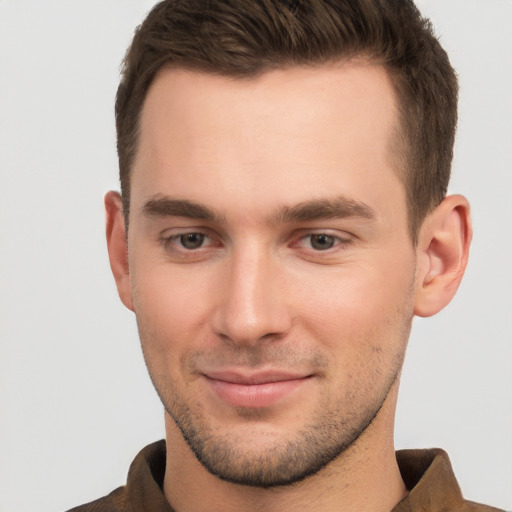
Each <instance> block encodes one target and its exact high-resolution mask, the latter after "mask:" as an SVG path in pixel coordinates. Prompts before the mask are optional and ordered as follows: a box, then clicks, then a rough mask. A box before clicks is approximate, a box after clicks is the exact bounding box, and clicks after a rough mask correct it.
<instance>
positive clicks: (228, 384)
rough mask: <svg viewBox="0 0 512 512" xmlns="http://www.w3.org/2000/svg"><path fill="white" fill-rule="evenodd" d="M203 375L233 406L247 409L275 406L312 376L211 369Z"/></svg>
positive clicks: (215, 392) (216, 393) (219, 395)
mask: <svg viewBox="0 0 512 512" xmlns="http://www.w3.org/2000/svg"><path fill="white" fill-rule="evenodd" d="M203 375H204V377H205V379H206V382H207V384H208V386H209V387H210V389H211V390H212V391H213V393H214V394H215V395H216V396H217V397H218V398H220V399H221V400H222V401H224V402H226V403H227V404H229V405H232V406H234V407H246V408H261V407H269V406H271V405H274V404H276V403H278V402H280V401H281V400H283V399H284V398H285V397H287V396H289V395H290V394H292V393H293V392H294V391H296V390H297V389H298V388H299V387H301V386H303V385H305V384H306V383H307V382H309V380H310V378H311V375H299V374H296V373H290V372H286V371H276V370H268V371H261V372H255V373H244V372H238V371H208V372H206V373H204V374H203Z"/></svg>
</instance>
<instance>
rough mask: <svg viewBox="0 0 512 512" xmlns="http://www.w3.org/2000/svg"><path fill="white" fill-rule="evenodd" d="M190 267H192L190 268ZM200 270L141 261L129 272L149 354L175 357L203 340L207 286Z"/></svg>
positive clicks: (207, 300)
mask: <svg viewBox="0 0 512 512" xmlns="http://www.w3.org/2000/svg"><path fill="white" fill-rule="evenodd" d="M190 270H192V269H190ZM208 283H209V281H208V280H207V279H205V278H204V276H203V275H201V273H200V272H193V271H186V272H183V271H177V270H176V268H173V267H172V266H171V265H168V264H165V263H164V264H158V263H151V262H145V263H144V264H143V265H140V266H139V267H136V268H135V270H134V272H132V289H133V298H134V307H135V313H136V316H137V322H138V325H139V331H140V337H141V341H142V344H143V348H145V350H146V351H148V352H151V353H150V356H151V357H152V358H155V356H157V357H159V358H162V359H166V360H169V359H178V358H179V357H180V355H181V354H182V352H183V351H184V350H190V349H193V348H194V347H195V346H200V345H201V342H204V338H205V336H206V320H207V318H208V316H209V304H210V303H211V300H209V298H208V297H210V296H211V295H212V294H211V291H210V290H211V286H209V285H208Z"/></svg>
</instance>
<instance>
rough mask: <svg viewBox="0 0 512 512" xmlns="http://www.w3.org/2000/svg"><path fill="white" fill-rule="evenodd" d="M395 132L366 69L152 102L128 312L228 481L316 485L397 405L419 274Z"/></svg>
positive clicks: (136, 187) (163, 383)
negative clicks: (308, 481)
mask: <svg viewBox="0 0 512 512" xmlns="http://www.w3.org/2000/svg"><path fill="white" fill-rule="evenodd" d="M395 125H396V109H395V99H394V94H393V89H392V86H391V83H390V81H389V79H388V77H387V75H386V73H385V71H384V70H383V69H382V68H380V67H377V66H370V65H365V64H362V63H361V64H354V63H346V64H340V65H336V66H329V67H327V66H326V67H318V68H293V69H288V70H279V71H272V72H269V73H266V74H264V75H262V76H261V77H259V78H256V79H250V80H237V79H230V78H224V77H217V76H213V75H209V74H202V73H192V72H187V71H184V70H164V71H162V72H161V73H160V74H159V75H158V77H157V78H156V80H155V82H154V84H153V85H152V87H151V89H150V91H149V93H148V96H147V99H146V103H145V106H144V109H143V112H142V117H141V135H140V147H139V151H138V155H137V158H136V161H135V165H134V169H133V174H132V181H131V190H132V193H131V194H132V195H131V213H130V229H129V238H128V247H129V266H130V279H131V289H132V292H131V300H132V301H133V309H134V310H135V312H136V315H137V321H138V325H139V331H140V337H141V341H142V347H143V351H144V355H145V358H146V362H147V365H148V368H149V372H150V375H151V377H152V380H153V382H154V384H155V387H156V389H157V391H158V393H159V395H160V397H161V399H162V401H163V403H164V405H165V408H166V411H167V413H168V414H169V415H170V417H172V418H173V419H174V421H175V422H176V424H177V425H178V427H179V429H180V430H181V432H182V434H183V435H184V437H185V439H186V440H187V442H188V444H189V445H190V447H191V448H192V450H193V451H194V453H195V454H196V456H197V458H198V459H199V460H200V461H201V462H202V463H203V465H204V466H205V467H206V468H207V469H209V471H211V472H212V473H214V474H216V475H218V476H220V477H221V478H224V479H227V480H231V481H235V482H239V483H246V484H250V485H263V486H265V485H276V484H286V483H290V482H293V481H296V480H298V479H301V478H303V477H305V476H307V475H308V474H311V473H314V472H315V471H317V470H318V469H320V468H321V467H323V466H324V465H325V464H327V463H328V462H329V461H331V460H332V459H333V458H335V457H336V456H337V455H339V454H340V453H341V452H343V450H345V449H346V448H347V447H348V446H349V445H350V444H351V443H353V442H354V441H355V440H357V439H358V438H360V436H361V435H362V434H363V433H364V432H365V430H366V429H367V427H368V425H369V423H370V422H371V421H372V420H373V419H374V418H376V419H375V421H374V425H376V426H375V428H379V427H378V425H379V422H378V418H379V415H378V413H379V410H380V409H381V407H382V406H383V404H385V403H387V402H388V401H392V400H393V399H394V395H395V394H396V388H397V379H398V375H399V372H400V368H401V365H402V360H403V355H404V352H405V347H406V342H407V338H408V334H409V330H410V323H411V318H412V311H413V291H414V277H415V251H414V248H413V246H412V243H411V240H410V238H409V234H408V227H407V215H406V202H405V190H404V187H403V184H402V183H401V181H400V180H399V178H398V176H397V172H396V163H395V159H394V157H393V154H392V153H391V150H390V148H391V146H392V142H393V140H392V137H393V136H392V134H393V131H394V128H395ZM374 425H372V428H374Z"/></svg>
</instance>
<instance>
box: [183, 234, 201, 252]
mask: <svg viewBox="0 0 512 512" xmlns="http://www.w3.org/2000/svg"><path fill="white" fill-rule="evenodd" d="M180 238H181V244H182V245H183V247H185V248H186V249H197V248H199V247H201V245H203V242H204V235H202V234H201V233H187V234H186V235H181V237H180Z"/></svg>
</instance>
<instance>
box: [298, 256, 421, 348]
mask: <svg viewBox="0 0 512 512" xmlns="http://www.w3.org/2000/svg"><path fill="white" fill-rule="evenodd" d="M404 269H409V270H410V272H405V271H404ZM413 277H414V268H413V265H411V264H410V263H406V262H405V261H404V262H401V264H400V262H396V261H395V262H392V263H391V264H389V265H386V264H382V265H378V266H371V265H361V266H357V267H356V266H351V268H341V267H340V268H338V269H328V272H325V276H319V275H317V276H316V278H315V279H312V280H309V279H308V278H307V277H304V278H303V279H302V286H301V287H300V290H297V291H296V292H295V297H297V301H296V307H297V318H299V319H302V321H303V322H304V326H305V327H306V329H308V330H309V331H310V333H311V334H313V333H314V334H315V335H316V337H321V341H322V344H323V345H324V346H326V347H328V348H329V349H330V350H331V351H332V352H339V353H340V354H341V355H340V357H343V358H346V357H352V356H353V357H356V356H357V357H362V356H363V355H364V357H370V356H371V357H374V355H375V354H376V353H381V352H393V351H394V350H395V347H396V346H397V345H400V346H401V345H402V343H401V342H402V340H403V338H404V330H405V329H404V328H406V327H407V325H408V324H409V323H410V320H411V319H412V279H413Z"/></svg>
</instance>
